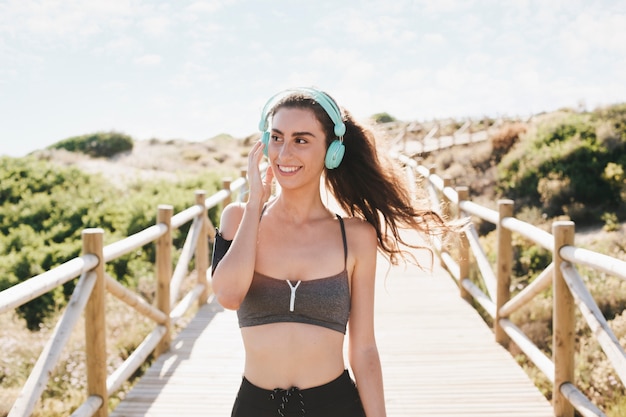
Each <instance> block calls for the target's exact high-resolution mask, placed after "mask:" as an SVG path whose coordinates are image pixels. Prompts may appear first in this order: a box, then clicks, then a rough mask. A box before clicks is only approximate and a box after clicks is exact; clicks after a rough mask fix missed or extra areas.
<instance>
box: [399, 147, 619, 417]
mask: <svg viewBox="0 0 626 417" xmlns="http://www.w3.org/2000/svg"><path fill="white" fill-rule="evenodd" d="M392 156H395V157H396V158H397V159H398V160H399V161H400V162H401V163H403V164H405V166H406V167H407V168H411V171H412V172H411V174H407V178H408V179H409V180H411V179H412V178H415V177H421V178H423V179H425V180H426V181H427V185H426V187H427V190H428V192H429V196H430V198H431V204H433V207H436V206H437V205H439V204H440V202H441V201H443V202H444V203H445V204H447V205H449V206H452V207H450V210H451V211H454V210H456V212H457V213H458V214H459V216H470V217H471V216H473V217H476V218H479V219H482V220H485V221H487V222H489V223H492V224H494V225H496V227H497V228H498V234H499V236H502V239H503V240H501V241H500V242H499V246H500V245H502V247H498V250H497V254H496V255H497V256H496V259H497V260H496V265H492V264H491V262H490V261H489V258H488V256H487V254H486V253H485V251H484V250H483V248H482V246H481V243H480V238H479V236H478V233H477V232H476V230H475V229H474V227H473V226H470V227H469V228H468V229H467V230H466V232H465V233H464V239H462V242H464V245H466V246H467V247H469V250H470V252H471V254H472V255H473V261H474V265H475V266H476V268H477V270H478V272H479V273H480V275H479V278H480V280H481V281H482V284H483V285H484V287H485V289H486V292H487V293H485V292H483V291H482V290H481V288H480V287H479V285H477V284H475V283H474V282H472V281H471V280H470V279H469V277H468V276H467V275H468V273H467V272H465V273H462V272H461V271H462V270H464V271H466V270H467V267H466V266H463V267H462V265H465V264H464V262H467V261H466V260H465V259H463V258H461V259H459V260H458V262H457V261H455V260H454V257H453V256H451V255H450V254H449V253H448V252H447V250H446V248H444V247H440V248H438V250H441V253H439V255H440V256H441V258H442V262H443V264H444V265H445V266H446V268H448V270H449V271H450V273H451V275H452V277H453V278H454V279H455V280H456V281H457V282H458V284H459V287H460V288H461V291H460V293H461V295H462V296H464V295H463V294H468V295H469V296H470V297H472V298H473V299H474V300H475V301H476V302H477V303H478V304H479V305H480V306H481V307H482V308H483V310H484V311H485V312H486V313H487V314H488V315H489V316H491V317H492V318H493V319H494V333H495V337H496V340H498V341H500V342H501V343H503V344H506V343H507V342H508V339H506V338H504V337H503V336H502V335H503V334H506V335H507V337H508V338H510V339H511V340H512V341H514V342H515V343H516V345H517V346H518V347H519V348H520V349H521V350H522V351H523V352H524V354H526V356H527V357H528V358H529V360H530V361H532V362H533V363H534V364H535V365H536V366H537V368H538V369H539V370H540V371H541V372H542V373H543V374H544V375H545V376H546V377H547V378H548V380H550V381H551V382H552V383H553V390H552V392H553V395H554V396H555V399H554V401H553V405H554V409H555V414H556V415H559V416H562V417H573V413H574V409H575V410H577V411H578V412H579V413H580V414H581V415H584V416H604V414H603V413H602V411H600V410H599V409H598V407H597V406H595V405H594V404H593V403H592V402H591V401H590V400H589V399H588V398H586V397H585V396H584V394H583V393H581V392H580V391H579V390H578V389H577V388H576V387H575V384H574V381H573V379H574V373H573V369H574V352H575V349H574V343H575V340H574V339H573V338H572V337H571V335H573V334H574V332H573V329H574V320H575V316H574V315H573V310H572V307H571V306H569V305H568V303H569V300H574V301H573V302H572V306H574V308H576V307H578V309H579V310H580V311H581V313H582V316H583V317H584V318H585V319H586V320H587V322H588V324H589V326H590V328H591V330H592V333H593V334H594V336H595V337H596V339H597V340H598V342H599V343H600V345H601V347H602V349H603V350H604V351H605V353H606V354H607V357H608V359H609V361H610V363H611V365H612V366H613V368H614V369H615V370H616V372H617V373H618V375H619V376H620V379H621V381H622V384H624V386H626V354H625V353H624V349H623V347H621V346H620V344H619V342H618V341H617V339H616V337H615V335H614V334H613V333H612V331H611V329H610V327H609V326H608V324H607V322H606V319H605V318H604V317H603V316H602V314H601V312H600V310H599V308H598V307H597V305H596V303H595V301H594V300H593V298H592V297H591V296H590V295H589V291H588V290H587V288H586V287H585V285H584V283H583V281H582V279H581V278H580V276H579V275H578V272H577V270H576V268H575V265H581V266H586V267H589V268H591V269H593V270H596V271H600V272H604V273H606V274H608V275H612V276H616V277H619V278H622V279H626V262H624V261H622V260H619V259H616V258H613V257H611V256H607V255H604V254H599V253H596V252H593V251H589V250H586V249H582V248H577V247H575V246H574V245H573V244H571V243H570V242H568V241H567V240H566V241H565V243H564V244H561V243H560V241H557V240H556V238H555V235H553V234H551V233H549V232H546V231H545V230H543V229H540V228H538V227H536V226H533V225H531V224H528V223H526V222H523V221H521V220H519V219H517V218H515V217H514V216H513V215H501V212H499V211H496V210H492V209H489V208H487V207H483V206H481V205H479V204H476V203H474V202H472V201H469V199H468V197H467V196H468V195H469V193H468V190H467V187H463V196H464V197H463V198H459V195H460V191H456V190H454V189H453V188H452V187H450V186H449V181H448V180H446V179H444V178H441V177H439V176H437V175H436V174H435V173H434V171H433V170H432V168H427V167H425V166H422V165H419V164H418V163H417V162H416V161H415V160H413V159H411V158H409V157H407V156H405V155H401V154H398V153H396V154H392ZM504 201H505V200H501V202H504ZM499 203H500V202H499ZM510 204H511V205H512V202H510ZM557 223H558V222H556V223H555V225H553V227H554V226H556V225H557ZM566 223H568V222H566ZM569 223H571V222H569ZM559 226H567V227H569V224H567V225H566V224H564V225H559ZM571 227H572V230H573V223H571ZM559 230H560V229H559ZM504 231H506V232H507V233H511V232H512V233H516V234H517V235H519V236H522V237H523V238H525V239H527V240H528V241H530V242H532V243H535V244H536V245H538V246H540V247H542V248H544V249H546V250H548V251H550V252H552V253H553V258H554V259H556V261H558V262H556V261H553V262H552V263H550V264H549V265H548V266H547V267H546V268H545V269H544V270H543V271H541V272H540V274H539V275H538V276H537V277H536V278H535V279H534V280H533V281H531V283H530V284H529V285H527V286H526V287H525V288H523V289H522V290H521V291H519V292H518V293H517V294H516V295H514V296H512V297H511V295H510V293H509V288H508V287H509V285H510V271H509V268H510V265H511V259H510V257H511V256H512V253H513V252H512V250H511V248H510V245H512V241H511V240H510V238H509V237H508V234H507V233H504ZM567 233H570V232H566V235H564V236H565V239H569V237H567V236H568V235H567ZM572 233H573V232H572ZM572 238H573V236H572ZM501 251H506V252H508V254H506V253H504V252H502V253H501ZM458 253H459V254H464V253H466V252H465V250H464V248H459V249H458ZM462 256H464V257H465V258H467V257H468V256H467V255H462ZM557 264H558V265H560V267H559V268H557V267H556V265H557ZM495 271H498V274H496V272H495ZM561 276H562V278H561ZM562 281H563V282H566V283H563V284H561V282H562ZM555 283H558V285H559V290H558V292H557V291H556V290H555V289H553V291H555V296H554V299H555V300H554V303H555V305H554V311H555V312H556V313H557V314H555V315H554V318H553V320H554V323H553V332H554V334H555V336H554V337H557V338H562V339H559V340H558V341H554V342H553V345H554V346H555V350H554V352H553V360H554V358H555V357H556V358H557V359H558V360H556V361H553V360H550V358H548V357H547V356H546V355H545V354H544V353H543V352H542V351H541V350H540V349H539V348H538V347H537V346H536V345H535V344H534V343H533V342H532V341H531V340H530V338H528V336H526V335H525V334H524V333H523V331H522V330H521V329H520V328H519V327H517V326H516V325H515V324H514V323H512V322H511V321H510V320H509V318H508V317H509V316H510V315H511V314H512V313H514V312H515V311H517V310H518V309H520V308H521V307H523V306H524V305H526V304H528V303H529V302H530V301H531V300H533V299H534V298H535V297H537V296H538V295H539V294H541V293H542V292H544V291H545V290H547V289H548V288H549V287H550V286H551V285H555ZM502 286H506V287H502ZM563 286H564V287H563ZM561 288H565V291H566V294H563V293H561V291H562V290H561ZM557 294H560V295H557ZM496 300H497V302H496ZM574 303H575V304H574ZM566 335H567V336H566Z"/></svg>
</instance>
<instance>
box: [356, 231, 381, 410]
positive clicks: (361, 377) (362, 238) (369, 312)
mask: <svg viewBox="0 0 626 417" xmlns="http://www.w3.org/2000/svg"><path fill="white" fill-rule="evenodd" d="M353 222H354V223H353V224H354V226H353V227H351V228H350V229H349V230H348V231H347V233H348V237H349V238H348V239H349V245H350V246H349V248H348V251H349V253H352V254H353V255H354V257H355V262H354V267H353V269H352V275H351V277H352V278H351V283H352V287H351V298H352V306H351V310H350V322H349V338H350V340H349V351H348V352H349V360H350V366H351V367H352V371H353V372H354V377H355V379H356V384H357V388H358V390H359V394H360V396H361V401H362V402H363V408H364V409H365V414H366V415H367V417H384V416H386V415H387V414H386V410H385V395H384V390H383V375H382V369H381V365H380V357H379V355H378V348H377V347H376V337H375V334H374V287H375V285H374V281H375V279H376V251H377V240H376V232H375V230H374V228H373V227H372V226H371V225H370V224H369V223H365V222H360V221H359V223H356V222H357V221H355V220H353Z"/></svg>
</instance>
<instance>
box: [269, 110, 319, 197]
mask: <svg viewBox="0 0 626 417" xmlns="http://www.w3.org/2000/svg"><path fill="white" fill-rule="evenodd" d="M325 155H326V135H325V134H324V131H323V129H322V125H321V124H320V122H319V121H318V120H317V119H316V117H315V113H314V112H313V111H312V110H310V109H305V108H294V107H281V108H279V109H278V110H277V111H276V113H275V114H274V117H273V118H272V132H271V136H270V140H269V144H268V156H269V159H270V163H271V165H272V169H273V170H274V175H275V176H276V179H277V180H278V181H279V183H280V184H281V186H282V187H283V188H285V187H289V185H290V184H291V185H292V186H296V185H299V184H302V183H306V182H308V181H317V182H318V183H319V177H320V175H321V174H322V172H323V171H324V157H325Z"/></svg>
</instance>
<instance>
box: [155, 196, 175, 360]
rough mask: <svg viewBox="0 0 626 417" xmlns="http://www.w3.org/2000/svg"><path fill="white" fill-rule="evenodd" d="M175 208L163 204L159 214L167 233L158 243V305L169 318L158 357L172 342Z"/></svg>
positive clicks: (159, 346) (156, 349) (159, 221)
mask: <svg viewBox="0 0 626 417" xmlns="http://www.w3.org/2000/svg"><path fill="white" fill-rule="evenodd" d="M173 213H174V207H172V206H170V205H167V204H161V205H159V209H158V212H157V224H161V223H163V224H165V225H166V226H167V232H166V233H165V234H164V235H163V236H161V237H160V238H159V239H158V240H157V242H156V276H157V287H156V304H157V308H158V309H159V310H161V311H162V312H163V313H165V316H166V317H167V318H166V320H165V323H164V326H165V334H164V335H163V338H162V339H161V341H160V342H159V344H158V345H157V347H156V348H155V350H154V353H155V355H156V357H159V356H160V355H161V354H162V353H163V352H167V351H168V350H169V348H170V343H171V341H172V326H171V320H170V311H171V308H172V306H171V305H170V282H171V280H172V214H173Z"/></svg>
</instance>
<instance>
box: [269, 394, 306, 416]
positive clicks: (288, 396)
mask: <svg viewBox="0 0 626 417" xmlns="http://www.w3.org/2000/svg"><path fill="white" fill-rule="evenodd" d="M294 394H297V395H298V398H297V399H298V400H299V402H300V412H301V413H302V414H301V415H302V416H304V414H305V413H306V411H304V397H303V396H302V392H301V391H300V389H299V388H298V387H291V388H289V389H281V388H276V389H274V391H272V393H271V394H270V398H269V399H270V400H271V401H274V400H276V398H280V405H279V406H278V409H277V410H276V411H277V412H278V415H279V416H281V417H284V416H285V406H286V405H287V403H289V400H290V399H291V397H292V396H294Z"/></svg>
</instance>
